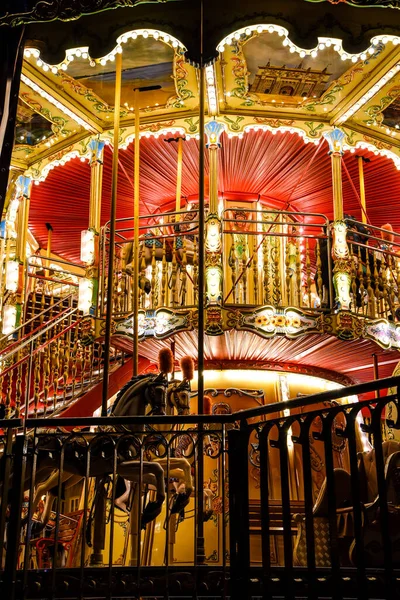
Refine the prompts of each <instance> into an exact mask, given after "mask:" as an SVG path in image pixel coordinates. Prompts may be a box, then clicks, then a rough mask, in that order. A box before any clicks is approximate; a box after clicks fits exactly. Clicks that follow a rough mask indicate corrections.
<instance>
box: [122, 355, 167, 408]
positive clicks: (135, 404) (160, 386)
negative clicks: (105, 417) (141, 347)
mask: <svg viewBox="0 0 400 600" xmlns="http://www.w3.org/2000/svg"><path fill="white" fill-rule="evenodd" d="M158 362H159V373H158V374H157V375H156V374H154V373H150V374H149V373H148V374H144V375H137V376H135V377H132V379H131V380H130V381H128V383H127V384H126V385H124V387H123V388H122V389H121V390H120V391H119V392H118V395H117V398H116V400H115V402H114V404H113V407H112V409H111V416H114V417H122V416H131V417H133V416H139V415H145V414H146V408H147V406H148V405H150V413H149V414H152V415H165V413H166V410H165V409H166V404H167V402H166V398H167V386H168V379H167V376H168V373H170V372H171V371H172V369H173V357H172V353H171V350H169V349H168V348H164V349H163V350H161V351H160V352H159V355H158Z"/></svg>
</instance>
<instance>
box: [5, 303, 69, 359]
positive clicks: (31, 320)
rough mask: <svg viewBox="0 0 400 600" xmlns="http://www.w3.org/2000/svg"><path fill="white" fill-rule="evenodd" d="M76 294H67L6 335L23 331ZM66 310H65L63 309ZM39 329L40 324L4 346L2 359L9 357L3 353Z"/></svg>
mask: <svg viewBox="0 0 400 600" xmlns="http://www.w3.org/2000/svg"><path fill="white" fill-rule="evenodd" d="M73 295H74V294H69V295H68V296H65V297H64V298H61V299H60V300H58V301H57V302H55V303H54V304H53V305H52V306H48V307H47V308H46V309H45V310H43V311H42V312H41V313H39V314H37V315H34V316H33V317H31V318H30V319H29V320H28V321H25V322H24V323H22V324H21V325H19V326H18V327H17V328H16V329H14V331H13V332H12V333H9V334H8V335H7V336H4V337H10V336H14V335H15V334H18V332H19V331H21V330H22V329H23V328H24V327H26V326H27V325H29V323H32V322H33V321H36V320H37V319H39V318H40V317H41V316H43V315H45V314H46V313H47V312H48V311H49V310H54V307H55V306H58V305H59V304H60V303H61V302H65V300H68V299H69V298H72V296H73ZM68 308H69V307H67V308H66V309H65V310H68ZM62 312H65V311H62ZM62 312H61V313H58V314H57V315H55V316H54V317H52V318H51V319H50V320H49V321H48V323H51V321H52V320H53V319H56V318H57V317H59V316H60V314H62ZM38 329H40V326H39V327H37V328H36V329H34V330H33V331H30V332H29V333H27V334H26V335H25V336H23V337H22V338H20V339H18V340H16V341H15V342H13V343H12V344H10V345H8V346H7V347H6V348H4V349H3V350H1V351H0V357H1V358H2V360H4V359H5V358H8V354H7V355H6V356H5V357H4V358H3V357H2V354H3V353H4V352H5V351H6V350H7V351H9V350H10V348H13V347H15V346H18V344H20V343H21V342H22V341H23V340H24V339H25V338H27V337H28V336H30V335H32V334H33V333H34V332H36V331H38Z"/></svg>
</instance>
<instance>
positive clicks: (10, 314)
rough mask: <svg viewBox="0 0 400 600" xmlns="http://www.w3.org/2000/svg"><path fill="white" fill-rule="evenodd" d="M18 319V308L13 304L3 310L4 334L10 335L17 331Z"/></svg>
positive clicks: (7, 305)
mask: <svg viewBox="0 0 400 600" xmlns="http://www.w3.org/2000/svg"><path fill="white" fill-rule="evenodd" d="M16 318H17V307H16V306H14V305H12V304H5V305H4V309H3V324H2V329H1V331H2V333H3V334H4V335H8V334H9V333H12V332H13V331H14V329H15V321H16Z"/></svg>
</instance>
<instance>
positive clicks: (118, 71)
mask: <svg viewBox="0 0 400 600" xmlns="http://www.w3.org/2000/svg"><path fill="white" fill-rule="evenodd" d="M121 79H122V55H121V54H116V56H115V102H114V151H113V161H112V179H111V214H110V246H109V254H108V275H107V306H106V327H105V336H104V370H103V390H102V401H101V415H102V416H103V417H105V416H106V415H107V401H108V379H109V372H110V346H111V318H112V301H113V281H114V258H115V219H116V215H117V183H118V139H119V118H120V107H121Z"/></svg>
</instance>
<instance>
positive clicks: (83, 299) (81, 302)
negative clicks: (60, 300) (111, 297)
mask: <svg viewBox="0 0 400 600" xmlns="http://www.w3.org/2000/svg"><path fill="white" fill-rule="evenodd" d="M92 296H93V282H92V280H91V279H86V278H82V279H80V280H79V292H78V309H79V310H81V311H82V312H83V314H85V315H88V314H89V312H90V308H91V306H92Z"/></svg>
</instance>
